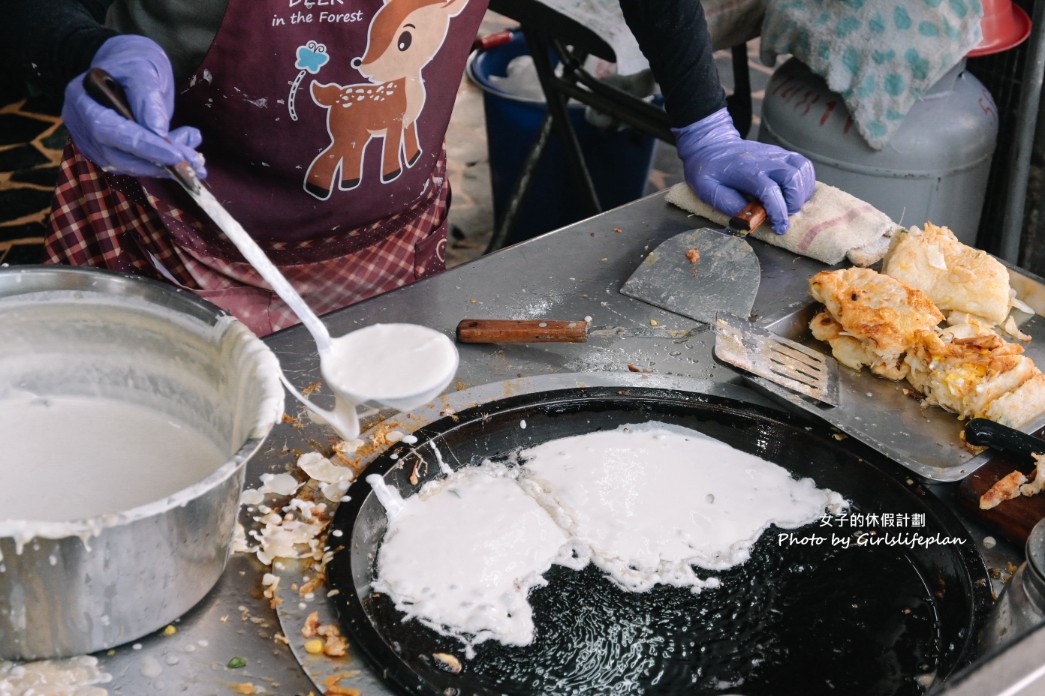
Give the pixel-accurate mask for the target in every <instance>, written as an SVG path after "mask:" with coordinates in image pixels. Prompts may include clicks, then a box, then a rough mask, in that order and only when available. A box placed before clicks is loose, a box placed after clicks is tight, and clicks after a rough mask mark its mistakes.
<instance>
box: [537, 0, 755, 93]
mask: <svg viewBox="0 0 1045 696" xmlns="http://www.w3.org/2000/svg"><path fill="white" fill-rule="evenodd" d="M537 1H538V2H540V3H541V4H542V5H546V6H548V7H550V8H551V9H553V10H556V11H557V12H559V13H560V14H563V15H566V16H567V17H569V18H570V19H573V20H574V21H576V22H579V23H580V24H583V25H584V26H586V27H588V28H589V29H591V30H592V31H593V32H594V33H595V34H596V35H597V36H598V37H599V38H601V39H602V40H603V41H605V42H606V43H607V44H609V46H610V48H612V49H613V53H614V55H615V56H616V58H617V73H618V74H619V75H634V74H636V73H639V72H642V71H644V70H648V69H649V62H647V60H646V57H645V56H643V55H642V51H640V50H639V44H638V43H637V42H636V41H635V37H634V36H632V34H631V31H630V30H629V29H628V25H627V24H625V22H624V14H623V13H622V12H621V9H620V5H619V4H618V0H537ZM768 1H769V0H704V1H703V2H702V3H701V5H702V6H703V8H704V17H705V18H706V19H707V22H708V32H709V33H710V34H711V45H712V47H713V48H714V49H715V50H718V49H721V48H729V47H730V46H733V45H735V44H738V43H742V42H744V41H747V40H748V39H749V38H751V37H753V36H755V35H756V34H757V33H758V28H759V24H760V23H761V18H762V12H763V11H764V10H765V6H766V3H767V2H768Z"/></svg>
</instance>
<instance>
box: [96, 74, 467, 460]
mask: <svg viewBox="0 0 1045 696" xmlns="http://www.w3.org/2000/svg"><path fill="white" fill-rule="evenodd" d="M84 89H85V90H86V91H87V93H88V94H90V95H91V96H92V97H93V98H94V99H95V100H97V101H98V103H100V104H102V105H104V106H108V107H109V108H112V109H115V110H116V111H117V112H118V113H120V114H121V115H123V117H124V118H128V119H130V120H132V121H133V120H135V119H134V114H133V112H132V111H131V107H130V104H129V103H128V102H127V96H126V94H124V91H123V87H122V86H121V85H120V84H119V83H118V82H117V81H116V80H115V79H113V77H112V75H109V74H108V73H107V72H105V71H104V70H101V69H100V68H95V69H92V70H90V71H88V73H87V75H86V76H85V77H84ZM167 169H168V171H170V172H171V175H172V176H173V177H174V180H175V181H177V182H178V183H179V184H181V186H182V188H184V189H185V191H186V192H188V194H189V195H190V196H192V198H193V199H194V200H195V201H196V203H198V204H199V206H200V207H201V208H203V210H204V212H206V213H207V214H208V215H209V216H210V217H211V219H212V220H214V222H215V224H217V225H218V227H220V228H221V230H222V231H223V232H224V233H225V235H226V236H227V237H228V238H229V239H230V240H231V241H232V243H233V244H235V245H236V248H237V249H239V250H240V253H242V254H243V256H244V258H246V259H247V261H248V262H249V263H250V265H251V266H253V267H254V269H255V270H256V271H257V272H258V273H260V274H261V277H262V278H264V279H265V281H266V282H268V284H269V286H271V287H272V289H273V290H274V291H275V292H276V294H277V295H279V296H280V297H281V298H283V301H284V302H286V303H287V306H289V307H290V309H291V310H292V311H293V312H294V313H295V314H296V315H297V316H298V318H300V319H301V323H302V324H304V325H305V328H306V329H308V332H309V333H310V334H312V338H314V339H315V341H316V348H318V349H319V364H320V371H321V372H322V374H323V379H324V380H325V381H326V383H327V386H329V387H330V390H331V391H332V392H333V393H334V410H332V411H328V410H326V409H322V408H319V407H318V406H316V405H315V404H313V403H312V402H311V401H310V400H308V399H307V398H305V395H304V394H302V393H301V392H299V391H298V390H297V389H296V388H295V387H294V385H292V384H291V383H290V381H289V380H287V378H286V375H284V374H283V373H282V372H281V373H280V378H281V379H282V380H283V384H284V386H286V388H287V390H288V391H290V393H291V394H293V395H294V396H295V397H297V399H298V400H299V401H300V402H301V403H302V404H304V405H305V407H306V408H308V410H309V411H311V412H312V413H313V414H314V415H315V416H316V417H318V418H319V419H320V420H323V421H325V422H326V423H327V424H329V425H330V426H331V427H332V428H333V429H334V430H336V431H337V434H338V435H340V436H341V437H343V438H344V439H346V440H353V439H355V438H356V437H358V436H359V416H358V414H357V413H356V407H357V406H359V405H361V404H364V403H366V402H367V401H376V402H378V403H380V404H383V405H385V406H388V407H390V408H396V409H399V410H407V409H411V408H416V407H418V406H420V405H422V404H425V403H427V402H429V401H431V400H432V399H434V398H435V397H436V396H438V394H439V393H440V392H441V391H443V389H445V388H446V387H447V385H449V384H450V380H452V379H453V378H454V374H455V373H456V372H457V362H458V356H457V348H455V347H454V344H453V342H452V341H451V340H450V339H449V338H447V337H446V336H444V335H443V334H441V333H439V332H438V331H435V330H433V329H429V328H427V327H424V326H418V325H416V324H377V325H374V326H368V327H366V328H365V329H360V330H359V331H353V332H351V333H349V334H346V335H344V336H342V337H340V338H334V339H332V338H331V337H330V332H329V331H327V327H326V325H325V324H323V322H322V321H320V320H319V317H317V316H316V314H315V313H314V312H313V311H312V310H311V309H310V308H309V306H308V305H307V304H305V301H304V300H303V299H302V298H301V295H299V294H298V293H297V290H295V289H294V287H293V286H292V285H291V284H290V283H289V282H288V281H287V279H286V278H285V277H283V274H282V273H280V272H279V270H278V269H277V268H276V267H275V266H274V265H273V264H272V262H271V261H270V260H269V258H268V257H267V256H265V252H263V251H262V250H261V247H259V246H258V245H257V243H256V242H255V241H254V240H253V239H252V238H251V236H250V235H249V234H247V232H246V230H244V229H243V227H242V226H241V225H240V224H239V223H238V222H236V219H235V218H234V217H232V216H231V215H230V214H229V212H228V211H227V210H225V207H224V206H222V205H221V203H219V202H218V200H217V199H216V198H214V195H213V194H212V193H211V192H210V191H209V190H208V189H207V188H206V187H205V186H203V185H201V184H200V182H199V179H197V178H196V174H195V173H194V172H193V169H192V167H191V166H189V164H188V163H187V162H181V163H180V164H177V165H174V166H173V167H167Z"/></svg>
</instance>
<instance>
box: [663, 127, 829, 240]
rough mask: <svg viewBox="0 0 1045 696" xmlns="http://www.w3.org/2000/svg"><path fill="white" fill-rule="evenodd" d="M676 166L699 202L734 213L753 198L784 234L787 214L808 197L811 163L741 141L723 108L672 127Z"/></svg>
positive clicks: (812, 182) (812, 177) (813, 176)
mask: <svg viewBox="0 0 1045 696" xmlns="http://www.w3.org/2000/svg"><path fill="white" fill-rule="evenodd" d="M671 130H672V132H673V133H674V134H675V140H676V148H677V150H678V154H679V157H680V158H681V159H682V170H683V173H684V175H685V177H686V183H687V184H689V186H690V188H692V189H693V192H694V193H696V194H697V197H698V198H700V199H701V200H702V201H704V202H705V203H707V204H708V205H710V206H711V207H713V208H715V210H718V211H720V212H722V213H725V214H727V215H736V214H737V213H739V212H740V211H741V210H742V209H743V208H744V206H746V205H747V204H748V199H747V198H746V197H745V195H744V194H748V195H750V196H754V197H755V198H756V199H757V200H759V201H760V202H761V203H762V207H764V208H765V209H766V216H767V217H768V218H769V222H770V224H771V225H772V227H773V231H774V232H776V233H777V234H784V233H785V232H787V228H788V225H789V224H790V221H789V220H788V216H789V215H793V214H794V213H797V212H798V210H799V208H801V207H802V204H803V203H805V202H806V201H807V200H809V197H810V196H811V195H813V186H814V185H815V184H816V173H815V172H814V171H813V163H812V162H810V161H809V160H808V159H806V158H805V157H803V156H802V155H800V154H798V153H796V152H789V151H787V150H784V149H782V148H779V147H777V146H776V145H768V144H766V143H759V142H755V141H752V140H744V139H743V138H741V137H740V133H738V132H737V129H736V128H734V127H733V119H732V118H731V117H730V115H729V112H728V111H726V109H724V108H723V109H720V110H718V111H716V112H715V113H713V114H711V115H710V116H706V117H705V118H702V119H701V120H699V121H697V122H696V123H692V124H690V125H688V126H686V127H685V128H672V129H671Z"/></svg>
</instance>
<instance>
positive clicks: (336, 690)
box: [323, 672, 363, 696]
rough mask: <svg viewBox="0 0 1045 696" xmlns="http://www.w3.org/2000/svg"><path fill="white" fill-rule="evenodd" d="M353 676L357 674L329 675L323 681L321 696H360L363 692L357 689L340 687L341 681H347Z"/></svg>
mask: <svg viewBox="0 0 1045 696" xmlns="http://www.w3.org/2000/svg"><path fill="white" fill-rule="evenodd" d="M354 674H357V673H355V672H352V673H350V672H341V673H338V674H331V675H330V676H329V677H327V678H326V679H324V680H323V688H324V691H323V696H362V694H363V692H362V691H360V690H359V689H350V688H348V687H347V686H341V680H342V679H348V678H349V677H351V676H353V675H354Z"/></svg>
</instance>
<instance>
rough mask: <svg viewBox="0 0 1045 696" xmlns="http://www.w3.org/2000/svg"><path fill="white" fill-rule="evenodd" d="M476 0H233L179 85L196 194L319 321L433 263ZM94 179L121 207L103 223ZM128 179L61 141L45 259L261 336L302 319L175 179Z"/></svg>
mask: <svg viewBox="0 0 1045 696" xmlns="http://www.w3.org/2000/svg"><path fill="white" fill-rule="evenodd" d="M486 4H487V1H486V0H449V1H447V0H388V2H386V3H382V2H380V0H311V1H306V0H297V1H296V0H291V1H290V2H287V0H276V1H273V0H229V3H228V8H227V10H226V13H225V16H224V19H223V20H222V25H221V28H220V29H219V31H218V33H217V35H216V36H215V39H214V41H213V43H212V44H211V47H210V49H209V51H208V53H207V55H206V57H205V58H204V60H203V63H202V64H201V65H200V66H199V68H198V69H197V70H196V72H195V73H194V74H193V75H192V76H191V77H190V78H189V79H188V80H187V81H186V82H185V83H184V84H183V85H181V86H180V87H179V90H178V93H177V98H176V109H175V123H173V124H172V125H173V126H178V125H182V124H191V125H194V126H196V127H198V128H200V130H201V131H202V133H203V145H202V146H201V148H200V150H201V152H202V153H203V155H204V156H205V158H206V160H207V170H208V178H207V181H206V185H207V186H208V187H209V188H210V189H211V190H212V191H213V193H214V195H215V196H216V197H217V199H218V200H219V201H220V202H221V203H222V204H223V205H224V206H225V207H226V208H227V209H228V211H229V212H230V213H231V214H232V216H233V217H235V218H236V219H237V220H238V221H239V222H240V223H241V224H242V225H243V227H244V228H245V229H246V230H247V231H248V232H249V233H250V234H251V236H252V237H254V239H255V240H256V241H257V242H258V243H259V244H260V245H261V246H262V248H263V249H264V250H265V252H266V253H267V254H268V256H269V257H270V258H271V259H272V260H273V261H274V262H275V263H276V264H277V265H278V266H280V268H281V270H282V271H283V272H284V274H285V275H287V276H288V278H289V279H290V281H291V283H292V284H294V286H295V287H296V288H297V289H298V290H299V292H301V294H302V295H303V296H304V297H305V299H306V301H308V302H310V304H311V305H312V306H313V308H314V309H315V310H316V311H317V312H320V313H324V312H326V311H331V310H332V309H336V308H338V307H341V306H345V305H347V304H351V303H352V302H356V301H359V300H361V299H365V298H366V297H369V296H371V295H374V294H377V293H379V292H384V291H386V290H390V289H392V288H394V287H398V286H400V285H403V284H406V283H408V282H412V281H413V280H415V279H416V278H418V277H423V276H424V275H428V274H430V273H432V272H436V271H438V270H441V269H442V267H443V256H442V254H443V253H444V252H445V234H446V228H445V212H446V207H447V205H448V193H449V191H448V182H447V181H446V177H445V159H444V158H445V155H444V153H443V148H442V143H443V137H444V135H445V133H446V128H447V124H448V123H449V119H450V114H451V111H452V109H453V105H454V100H455V97H456V93H457V88H458V86H459V84H460V78H461V75H462V73H463V69H464V64H465V61H466V59H467V55H468V51H469V49H470V46H471V44H472V41H473V39H474V38H475V35H476V32H477V30H478V27H479V23H480V22H481V21H482V17H483V14H484V13H485V10H486ZM92 170H94V171H92ZM92 177H93V178H94V179H95V180H99V181H97V183H99V184H104V185H105V186H107V187H109V188H110V194H109V195H111V196H114V197H116V198H117V199H119V200H114V201H111V202H110V204H109V205H107V206H103V207H102V211H101V212H102V215H100V216H99V215H98V209H97V205H96V199H95V198H92V195H91V191H88V190H86V189H87V188H89V187H90V185H91V183H90V181H88V180H89V179H90V178H92ZM126 179H127V178H126V177H114V176H112V175H107V174H105V173H102V172H99V171H97V169H96V168H94V167H93V165H91V163H90V162H87V161H86V160H84V159H83V158H82V157H78V153H76V151H75V148H70V152H69V156H68V157H67V161H66V162H65V163H63V171H62V175H61V180H60V182H59V188H58V196H56V205H55V210H54V211H53V214H52V227H53V234H52V238H53V239H51V240H49V244H48V247H49V250H50V251H51V258H52V260H55V261H59V262H71V263H88V264H90V265H104V266H106V267H110V268H117V269H119V270H135V271H139V272H141V271H143V270H146V271H148V270H150V269H151V270H152V271H154V274H158V275H160V276H162V277H166V278H167V279H168V280H172V281H174V282H177V283H179V284H183V285H185V286H187V287H190V288H191V289H193V290H194V291H195V292H197V293H198V294H200V295H201V296H203V297H205V298H207V299H209V300H211V301H213V302H215V303H216V304H219V305H221V306H223V307H225V308H226V309H229V310H230V311H232V312H233V313H234V314H237V316H240V318H241V319H244V321H246V322H247V323H248V325H250V326H251V328H253V329H254V330H255V331H256V332H258V333H262V334H264V333H268V332H269V331H272V330H276V329H278V328H282V327H283V326H285V325H288V324H289V323H294V322H295V321H296V319H294V318H293V317H292V315H290V314H289V313H288V311H287V310H286V307H285V306H284V305H283V304H282V302H281V301H280V300H279V299H278V298H276V297H275V296H274V295H272V293H271V292H270V291H269V290H268V287H267V285H266V284H265V283H264V281H263V280H261V278H260V277H258V276H257V274H256V273H255V272H254V271H253V269H251V268H250V267H249V266H248V265H247V264H246V263H245V262H243V260H242V257H241V256H240V255H239V253H238V251H236V250H235V248H234V247H233V246H232V244H231V243H230V242H229V241H228V240H227V239H226V238H225V237H224V235H223V234H222V233H221V232H220V230H218V229H217V228H216V227H215V226H214V225H213V224H212V223H211V221H210V220H209V218H207V216H206V215H205V214H204V213H202V212H201V211H200V210H199V209H198V207H197V206H196V205H195V203H194V202H193V201H192V200H191V198H190V197H189V196H188V195H187V194H186V193H185V192H184V191H182V190H181V189H180V188H179V187H178V186H177V185H176V184H174V183H173V182H171V181H169V180H161V179H143V180H140V181H134V180H130V181H127V180H126ZM70 180H71V181H70ZM99 188H100V187H99ZM63 193H64V196H63ZM77 200H79V201H80V202H81V203H83V202H84V201H94V205H91V206H87V205H81V206H79V208H82V209H83V210H78V206H77V205H75V202H76V201H77ZM88 208H90V209H88ZM110 211H111V216H110V215H109V212H110ZM139 216H151V217H152V218H153V220H151V221H149V222H148V223H145V222H144V221H141V220H139V219H138V218H139ZM110 217H111V219H109V218H110ZM99 218H101V219H99ZM128 223H130V224H128ZM75 225H79V226H80V231H79V232H75V231H73V230H72V227H73V226H75ZM85 225H86V229H84V226H85ZM106 235H113V236H115V237H116V239H109V240H105V242H104V244H101V245H99V244H98V243H97V240H96V239H94V240H86V247H87V248H88V250H89V251H88V253H86V256H87V258H86V259H85V258H84V257H85V252H84V248H85V240H84V239H83V238H82V237H87V236H91V237H95V238H97V237H104V236H106ZM90 251H95V252H97V253H94V254H93V256H92V254H91V253H89V252H90Z"/></svg>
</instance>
